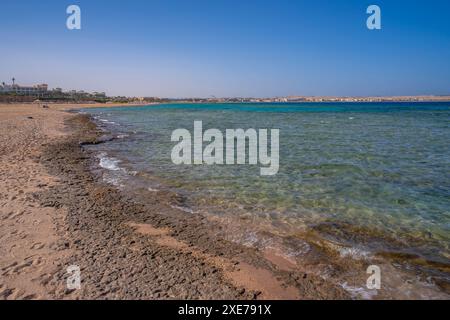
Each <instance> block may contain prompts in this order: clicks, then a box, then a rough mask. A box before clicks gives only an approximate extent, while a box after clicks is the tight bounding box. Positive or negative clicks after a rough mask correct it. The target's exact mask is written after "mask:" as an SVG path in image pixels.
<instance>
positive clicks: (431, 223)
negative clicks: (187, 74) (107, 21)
mask: <svg viewBox="0 0 450 320" xmlns="http://www.w3.org/2000/svg"><path fill="white" fill-rule="evenodd" d="M85 111H86V112H89V113H92V114H93V115H95V117H96V119H97V121H98V122H99V123H100V124H102V125H103V126H104V127H105V129H107V130H109V131H112V132H113V133H114V134H116V135H118V136H120V138H121V139H117V140H114V141H111V142H109V143H106V144H103V145H100V146H98V147H96V148H97V149H96V150H97V151H98V152H99V154H100V156H99V157H100V158H101V157H103V160H102V161H103V164H104V167H105V168H109V170H110V171H111V175H114V174H115V178H116V180H114V179H112V180H111V181H113V182H116V183H119V184H127V183H128V184H129V183H137V180H136V177H138V178H139V179H140V180H139V181H140V182H139V185H140V186H142V185H145V186H146V187H148V190H149V191H155V190H160V189H170V190H173V191H176V192H177V193H179V194H182V195H185V196H186V199H187V201H186V203H185V204H184V206H185V207H186V208H189V211H190V210H192V211H194V212H195V211H207V212H208V213H210V214H213V215H217V216H227V215H230V216H236V217H249V216H250V217H252V218H255V221H256V222H255V223H257V222H258V221H259V222H261V223H262V224H264V225H265V226H269V229H272V230H273V231H274V232H277V233H281V234H283V233H285V234H295V233H296V232H304V231H305V230H308V229H314V230H317V231H318V232H320V233H321V234H322V235H323V236H324V237H325V238H329V239H332V240H333V241H339V242H342V243H345V244H346V245H358V246H359V245H363V246H364V247H365V248H367V249H368V250H371V251H385V250H392V251H401V252H408V253H413V254H416V255H418V256H420V257H424V258H425V259H427V260H432V261H438V262H441V263H449V262H450V248H449V244H450V148H449V141H450V103H300V104H201V105H199V104H170V105H159V106H146V107H126V108H108V109H103V108H102V109H91V110H85ZM198 120H201V121H203V130H206V129H209V128H217V129H220V130H221V131H222V132H225V129H235V128H243V129H248V128H254V129H260V128H267V129H272V128H276V129H279V130H280V169H279V172H278V174H277V175H275V176H261V175H260V174H259V165H258V166H254V165H253V166H252V165H231V166H230V165H213V166H207V165H174V164H173V163H172V162H171V157H170V154H171V150H172V147H173V146H174V145H175V144H176V143H175V142H171V140H170V137H171V134H172V131H173V130H175V129H178V128H186V129H188V130H190V131H191V132H193V124H194V121H198ZM204 145H206V143H205V144H204ZM105 164H106V165H105ZM120 166H122V167H124V168H127V169H126V170H119V169H118V168H119V167H120ZM130 172H132V173H133V174H132V176H133V177H134V178H133V179H127V177H126V176H127V175H130V174H129V173H130ZM119 180H120V181H119ZM117 181H119V182H117Z"/></svg>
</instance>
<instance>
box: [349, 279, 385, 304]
mask: <svg viewBox="0 0 450 320" xmlns="http://www.w3.org/2000/svg"><path fill="white" fill-rule="evenodd" d="M341 287H342V288H343V289H344V290H345V291H347V292H348V293H350V295H351V296H352V298H359V299H364V300H372V299H373V298H374V297H375V296H376V295H377V294H378V291H377V290H376V289H372V290H370V289H367V288H364V287H352V286H350V285H348V284H347V282H344V283H343V284H341Z"/></svg>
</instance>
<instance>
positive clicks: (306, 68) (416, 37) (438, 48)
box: [0, 0, 450, 97]
mask: <svg viewBox="0 0 450 320" xmlns="http://www.w3.org/2000/svg"><path fill="white" fill-rule="evenodd" d="M70 4H77V5H79V6H80V7H81V10H82V29H81V30H79V31H69V30H67V29H66V18H67V14H66V12H65V11H66V8H67V6H68V5H70ZM370 4H378V5H379V6H380V7H381V10H382V30H380V31H370V30H368V29H367V28H366V18H367V16H368V15H367V14H366V8H367V6H368V5H370ZM0 39H1V44H2V45H1V47H0V50H1V54H0V81H7V82H10V79H11V78H12V77H13V76H14V77H15V78H16V79H17V81H18V82H19V83H20V84H33V83H38V82H46V83H48V84H49V85H50V87H58V86H59V87H62V88H64V89H78V90H88V91H94V90H95V91H106V92H107V93H108V94H111V95H136V96H163V97H193V96H202V97H209V96H211V95H214V96H218V97H220V96H257V97H264V96H285V95H417V94H450V1H448V0H435V1H434V0H428V1H422V0H420V1H412V0H411V1H404V0H389V1H381V0H377V1H365V0H335V1H330V0H328V1H325V0H316V1H301V0H297V1H293V0H292V1H283V0H273V1H263V0H259V1H256V0H204V1H203V0H202V1H197V0H189V1H188V0H141V1H138V0H128V1H111V0H109V1H107V0H82V1H76V0H73V1H65V0H45V1H36V0H30V1H23V0H1V6H0Z"/></svg>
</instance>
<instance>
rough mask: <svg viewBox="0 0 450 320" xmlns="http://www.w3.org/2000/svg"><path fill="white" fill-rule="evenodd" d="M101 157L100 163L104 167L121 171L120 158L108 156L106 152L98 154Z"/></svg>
mask: <svg viewBox="0 0 450 320" xmlns="http://www.w3.org/2000/svg"><path fill="white" fill-rule="evenodd" d="M97 157H98V158H99V159H100V162H99V165H100V167H102V168H104V169H108V170H111V171H119V170H120V167H119V163H120V160H118V159H116V158H112V157H108V156H107V155H106V153H104V152H102V153H100V154H99V155H98V156H97Z"/></svg>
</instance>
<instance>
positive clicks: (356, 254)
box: [339, 247, 370, 260]
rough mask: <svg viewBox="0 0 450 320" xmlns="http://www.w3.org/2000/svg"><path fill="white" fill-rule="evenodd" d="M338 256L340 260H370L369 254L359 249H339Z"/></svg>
mask: <svg viewBox="0 0 450 320" xmlns="http://www.w3.org/2000/svg"><path fill="white" fill-rule="evenodd" d="M339 255H340V256H341V258H348V257H350V258H353V259H356V260H362V259H368V258H370V253H369V252H368V251H365V250H363V249H359V248H352V247H350V248H341V249H339Z"/></svg>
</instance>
